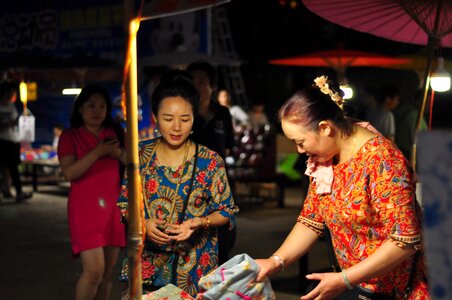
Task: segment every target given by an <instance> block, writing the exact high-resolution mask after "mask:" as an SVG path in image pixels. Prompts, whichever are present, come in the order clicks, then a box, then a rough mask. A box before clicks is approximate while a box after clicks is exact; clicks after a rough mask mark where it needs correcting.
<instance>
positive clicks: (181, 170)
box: [141, 140, 190, 227]
mask: <svg viewBox="0 0 452 300" xmlns="http://www.w3.org/2000/svg"><path fill="white" fill-rule="evenodd" d="M160 142H161V140H159V141H158V142H157V144H156V145H155V147H154V149H153V150H152V153H151V155H150V156H149V159H148V162H147V164H146V168H143V172H144V170H146V169H148V168H149V169H150V167H151V166H150V163H151V159H152V157H153V156H154V153H156V151H157V148H158V147H159V145H160ZM189 143H190V141H189V140H187V141H186V142H185V153H184V159H183V160H182V164H181V165H180V166H179V168H177V170H176V172H179V178H178V181H177V184H176V189H175V190H174V193H175V196H174V197H173V199H171V200H172V201H171V202H172V203H171V210H170V212H169V215H168V216H167V217H166V220H165V221H166V223H168V222H171V220H172V218H173V215H174V209H175V207H176V198H177V195H178V194H179V188H180V184H181V182H182V178H183V177H184V169H185V162H186V161H187V157H188V150H189V148H190V147H189V146H190V145H189ZM156 155H157V154H156ZM154 165H155V163H153V164H152V166H154ZM144 178H145V174H142V180H141V182H142V186H143V187H142V189H143V191H145V188H146V182H145V180H143V179H144ZM143 202H144V204H145V207H146V211H147V213H148V216H149V217H151V207H150V206H149V201H148V199H145V197H144V195H143ZM165 227H166V226H165Z"/></svg>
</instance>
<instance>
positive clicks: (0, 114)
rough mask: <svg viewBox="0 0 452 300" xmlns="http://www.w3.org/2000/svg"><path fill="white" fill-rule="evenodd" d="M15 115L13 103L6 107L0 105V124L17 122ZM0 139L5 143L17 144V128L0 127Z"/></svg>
mask: <svg viewBox="0 0 452 300" xmlns="http://www.w3.org/2000/svg"><path fill="white" fill-rule="evenodd" d="M18 116H19V114H18V113H17V109H16V106H15V105H14V103H12V102H9V103H8V105H6V106H5V105H0V123H1V124H4V123H8V122H12V121H15V120H17V117H18ZM0 139H2V140H5V141H12V142H19V127H18V126H17V125H16V126H5V125H2V126H0Z"/></svg>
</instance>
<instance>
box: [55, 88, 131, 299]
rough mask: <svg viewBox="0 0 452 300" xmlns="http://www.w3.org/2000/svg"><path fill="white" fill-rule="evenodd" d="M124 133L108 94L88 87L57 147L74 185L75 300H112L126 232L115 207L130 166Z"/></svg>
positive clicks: (71, 225) (71, 221)
mask: <svg viewBox="0 0 452 300" xmlns="http://www.w3.org/2000/svg"><path fill="white" fill-rule="evenodd" d="M123 144H124V131H123V130H122V128H121V127H120V126H119V125H117V124H115V123H114V122H113V119H112V117H111V102H110V97H109V95H108V92H107V91H106V90H105V89H104V88H103V87H100V86H95V85H91V86H87V87H85V88H84V89H83V90H82V92H81V93H80V95H79V96H78V97H77V99H76V100H75V103H74V108H73V112H72V115H71V128H69V129H66V130H64V131H63V134H62V135H61V137H60V141H59V144H58V157H59V160H60V165H61V169H62V171H63V174H64V176H65V178H66V179H67V180H69V181H70V182H71V189H70V192H69V200H68V221H69V229H70V235H71V244H72V251H73V253H74V255H80V257H81V259H82V265H83V272H82V274H81V276H80V278H79V280H78V283H77V287H76V291H75V299H76V300H79V299H94V298H95V299H109V296H110V291H111V284H112V273H113V268H114V266H115V264H116V261H117V258H118V254H119V247H124V246H125V230H124V225H123V224H121V220H120V219H121V215H120V211H119V208H118V207H117V206H116V200H117V198H118V196H119V192H120V178H121V172H122V171H123V166H124V164H125V161H126V152H125V150H124V148H123Z"/></svg>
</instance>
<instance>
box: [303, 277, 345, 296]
mask: <svg viewBox="0 0 452 300" xmlns="http://www.w3.org/2000/svg"><path fill="white" fill-rule="evenodd" d="M306 278H307V279H309V280H320V282H319V284H318V285H317V286H316V287H315V289H313V290H312V291H311V292H309V293H308V294H306V295H304V296H302V297H301V298H300V299H301V300H314V299H322V300H328V299H334V298H336V297H337V296H339V295H340V294H341V293H343V292H344V291H345V290H346V289H347V287H346V286H345V283H344V279H343V278H342V274H341V273H336V272H331V273H312V274H308V275H306Z"/></svg>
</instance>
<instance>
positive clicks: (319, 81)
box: [314, 75, 344, 109]
mask: <svg viewBox="0 0 452 300" xmlns="http://www.w3.org/2000/svg"><path fill="white" fill-rule="evenodd" d="M314 82H315V85H317V86H318V87H319V89H320V91H321V92H322V93H324V94H326V95H329V96H330V98H331V100H333V101H334V103H336V104H337V106H339V107H340V108H341V109H342V105H343V104H344V99H342V97H341V95H340V94H339V92H335V93H333V91H332V90H331V89H330V86H329V84H328V76H325V75H322V76H320V77H317V78H316V79H314Z"/></svg>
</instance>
